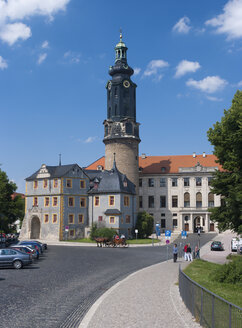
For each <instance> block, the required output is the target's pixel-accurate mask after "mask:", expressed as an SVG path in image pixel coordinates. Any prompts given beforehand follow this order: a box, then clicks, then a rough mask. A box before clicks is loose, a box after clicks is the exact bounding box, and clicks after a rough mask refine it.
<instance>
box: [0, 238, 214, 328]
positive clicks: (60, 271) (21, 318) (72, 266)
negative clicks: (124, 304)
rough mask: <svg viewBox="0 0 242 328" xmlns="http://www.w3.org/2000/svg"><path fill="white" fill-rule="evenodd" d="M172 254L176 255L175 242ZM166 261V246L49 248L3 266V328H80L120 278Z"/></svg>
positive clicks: (0, 324)
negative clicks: (15, 265)
mask: <svg viewBox="0 0 242 328" xmlns="http://www.w3.org/2000/svg"><path fill="white" fill-rule="evenodd" d="M213 237H214V234H205V235H202V236H201V237H200V242H201V245H202V244H204V243H206V242H207V241H208V240H210V239H212V238H213ZM197 240H198V237H197V236H195V235H190V236H189V238H188V240H187V241H189V242H191V243H192V244H193V245H195V244H196V243H197ZM179 243H180V241H178V245H179ZM168 256H169V258H171V246H169V248H168ZM166 259H167V247H166V246H161V247H140V248H132V247H130V248H128V249H123V248H120V249H119V248H117V249H112V248H94V247H64V246H50V247H49V250H48V251H47V252H46V253H45V254H44V256H43V257H42V258H41V259H40V260H39V261H38V262H36V264H33V265H32V266H29V267H26V268H24V269H22V270H14V269H0V288H1V305H2V306H1V307H0V318H1V320H0V327H1V328H2V327H4V328H10V327H11V328H12V327H17V328H30V327H31V328H35V327H36V328H37V327H38V328H42V327H43V328H44V327H45V328H50V327H51V328H52V327H53V328H57V327H58V328H66V327H71V328H74V327H78V324H79V322H80V320H81V318H82V317H83V316H84V314H85V313H86V312H87V310H88V309H89V308H90V306H91V305H92V304H93V303H94V302H95V300H96V299H97V298H98V297H99V296H100V295H102V294H103V293H104V292H105V291H106V290H107V289H109V288H110V287H111V286H112V285H114V284H115V283H116V282H117V281H120V280H122V279H123V278H125V277H126V276H127V275H129V274H130V273H132V272H135V271H137V270H139V269H141V268H144V267H147V266H149V265H152V264H155V263H159V262H162V261H165V260H166Z"/></svg>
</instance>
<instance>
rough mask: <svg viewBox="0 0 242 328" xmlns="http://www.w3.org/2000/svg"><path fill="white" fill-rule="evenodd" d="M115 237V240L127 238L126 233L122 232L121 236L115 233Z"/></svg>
mask: <svg viewBox="0 0 242 328" xmlns="http://www.w3.org/2000/svg"><path fill="white" fill-rule="evenodd" d="M113 239H115V240H119V239H126V238H125V235H124V234H123V233H122V234H121V235H120V237H119V235H118V234H116V235H114V236H113Z"/></svg>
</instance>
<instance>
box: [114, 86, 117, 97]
mask: <svg viewBox="0 0 242 328" xmlns="http://www.w3.org/2000/svg"><path fill="white" fill-rule="evenodd" d="M114 95H115V96H117V95H118V88H117V87H116V88H115V89H114Z"/></svg>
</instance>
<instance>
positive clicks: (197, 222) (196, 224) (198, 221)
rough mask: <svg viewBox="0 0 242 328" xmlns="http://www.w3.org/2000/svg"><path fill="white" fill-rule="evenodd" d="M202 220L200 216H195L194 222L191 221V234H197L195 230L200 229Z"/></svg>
mask: <svg viewBox="0 0 242 328" xmlns="http://www.w3.org/2000/svg"><path fill="white" fill-rule="evenodd" d="M201 220H202V218H201V217H200V216H196V217H195V219H194V221H193V232H194V233H195V232H197V228H198V227H199V228H201V224H202V222H201Z"/></svg>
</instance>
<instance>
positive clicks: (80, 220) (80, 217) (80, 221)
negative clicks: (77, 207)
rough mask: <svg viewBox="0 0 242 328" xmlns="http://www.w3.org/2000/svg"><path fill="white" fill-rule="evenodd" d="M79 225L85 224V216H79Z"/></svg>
mask: <svg viewBox="0 0 242 328" xmlns="http://www.w3.org/2000/svg"><path fill="white" fill-rule="evenodd" d="M78 223H84V215H83V214H78Z"/></svg>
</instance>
